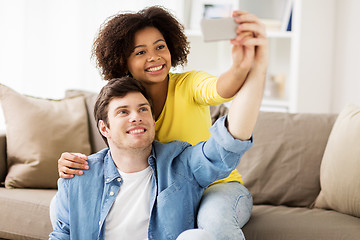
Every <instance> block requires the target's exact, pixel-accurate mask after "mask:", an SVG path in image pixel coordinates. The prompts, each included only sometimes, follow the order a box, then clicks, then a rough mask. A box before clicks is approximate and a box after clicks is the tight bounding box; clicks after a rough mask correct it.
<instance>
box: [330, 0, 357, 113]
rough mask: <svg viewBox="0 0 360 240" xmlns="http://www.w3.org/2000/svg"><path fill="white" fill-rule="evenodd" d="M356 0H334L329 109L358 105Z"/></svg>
mask: <svg viewBox="0 0 360 240" xmlns="http://www.w3.org/2000/svg"><path fill="white" fill-rule="evenodd" d="M359 12H360V1H358V0H338V1H337V5H336V25H335V27H336V36H335V56H334V82H333V89H332V95H331V96H332V99H331V110H332V112H339V111H341V109H342V108H343V107H344V106H345V105H346V104H348V103H353V104H355V105H357V106H360V74H359V71H360V60H359V57H360V31H359V25H360V14H359Z"/></svg>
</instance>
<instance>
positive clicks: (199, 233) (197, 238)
mask: <svg viewBox="0 0 360 240" xmlns="http://www.w3.org/2000/svg"><path fill="white" fill-rule="evenodd" d="M176 240H216V239H215V238H214V236H212V235H211V233H209V232H207V231H206V230H204V229H190V230H186V231H185V232H182V233H181V234H180V235H179V236H178V237H177V238H176Z"/></svg>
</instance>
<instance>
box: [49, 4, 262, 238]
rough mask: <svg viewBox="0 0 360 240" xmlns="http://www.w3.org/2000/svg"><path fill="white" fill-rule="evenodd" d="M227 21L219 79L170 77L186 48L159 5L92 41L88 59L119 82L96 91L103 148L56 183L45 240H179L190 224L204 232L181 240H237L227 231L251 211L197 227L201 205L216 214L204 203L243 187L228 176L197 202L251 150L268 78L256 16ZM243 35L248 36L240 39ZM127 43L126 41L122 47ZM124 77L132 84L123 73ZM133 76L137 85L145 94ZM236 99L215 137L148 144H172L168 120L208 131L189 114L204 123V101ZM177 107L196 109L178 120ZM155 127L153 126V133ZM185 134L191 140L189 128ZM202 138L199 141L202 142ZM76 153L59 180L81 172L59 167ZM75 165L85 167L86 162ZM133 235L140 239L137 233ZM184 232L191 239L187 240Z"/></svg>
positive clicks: (112, 23) (110, 25) (113, 23)
mask: <svg viewBox="0 0 360 240" xmlns="http://www.w3.org/2000/svg"><path fill="white" fill-rule="evenodd" d="M234 19H235V20H236V21H237V22H238V23H240V25H239V27H238V29H237V32H238V37H237V38H236V39H235V40H232V43H233V45H234V46H233V65H232V66H231V67H230V69H229V70H228V71H227V72H225V73H224V74H223V75H221V76H220V77H219V78H215V77H212V76H210V75H209V74H206V73H204V72H201V71H200V72H189V73H182V74H173V73H170V72H169V70H170V67H171V66H176V65H178V64H181V63H184V62H186V56H187V53H188V48H187V42H186V41H184V39H185V40H186V38H185V36H184V35H183V33H182V31H181V30H182V28H181V27H180V24H179V23H178V22H177V21H176V20H175V18H173V17H172V16H171V15H170V14H169V13H168V12H166V11H165V10H164V9H162V8H159V7H152V8H149V9H145V10H143V11H140V12H138V13H136V14H120V15H117V16H115V17H113V18H111V19H110V20H109V21H108V22H107V23H106V24H105V25H104V27H103V29H102V30H101V31H100V33H99V37H98V39H97V40H96V41H95V43H94V51H93V53H94V55H95V56H96V58H97V61H98V66H99V67H100V68H101V70H102V73H103V75H104V78H105V79H107V80H110V79H112V78H117V79H116V80H111V81H109V83H108V84H107V85H106V86H105V87H104V88H103V89H102V91H101V93H100V95H99V97H98V101H97V104H96V107H95V115H96V120H97V122H98V128H99V131H100V133H101V134H102V136H103V137H104V139H105V141H106V142H107V144H108V146H109V147H110V148H109V149H105V150H103V151H100V152H99V153H97V154H95V155H92V156H89V159H88V167H90V170H88V171H83V176H77V177H75V178H73V179H70V180H69V179H60V180H59V184H58V185H59V191H58V194H57V196H56V204H55V209H53V210H54V212H55V214H56V215H55V219H54V221H53V222H55V223H54V232H53V233H52V234H51V238H54V239H57V238H58V239H63V238H68V237H69V235H71V236H72V237H73V238H74V239H78V238H80V239H81V238H84V239H93V238H99V239H103V238H104V237H106V238H109V239H110V238H117V237H118V236H122V237H123V238H124V239H127V238H126V236H128V238H130V239H146V238H149V239H176V238H177V237H178V236H179V234H181V233H182V232H184V231H185V230H188V229H192V228H194V227H196V225H197V226H199V228H204V229H205V230H206V231H201V230H199V231H185V232H184V233H183V234H182V235H180V236H179V239H181V237H183V239H185V238H186V237H187V238H189V239H196V238H195V237H194V236H195V235H202V234H205V235H208V233H209V232H211V234H213V235H214V236H215V237H216V238H217V239H234V238H231V237H228V238H225V237H219V235H217V233H219V232H220V234H223V233H224V234H230V235H231V234H235V236H236V237H235V238H236V239H240V238H241V237H242V233H240V234H238V233H232V232H233V231H232V229H231V228H234V229H235V228H239V229H240V227H241V226H242V225H243V224H244V223H245V222H246V221H247V219H248V216H249V214H250V213H245V214H244V213H242V212H241V214H244V215H245V222H242V223H240V222H239V223H238V224H237V226H235V227H234V226H230V225H229V226H226V224H225V225H220V223H221V222H224V220H227V219H226V218H223V217H222V216H221V215H216V214H211V213H209V212H207V211H202V212H203V213H202V215H204V214H205V216H206V213H208V214H209V219H210V218H211V217H216V218H218V223H219V225H217V226H215V227H214V229H216V231H215V233H214V232H212V231H211V230H212V227H207V226H205V227H203V226H202V223H203V222H206V221H207V219H205V221H203V220H201V221H199V215H201V209H204V208H205V209H206V207H204V206H206V205H207V203H211V202H212V203H211V204H210V205H209V206H215V207H212V209H209V207H208V209H209V210H210V211H211V210H219V211H221V209H220V208H219V209H216V208H217V206H219V207H222V206H221V204H224V203H223V202H219V204H217V202H214V201H213V200H211V199H214V198H213V197H214V195H215V197H216V196H217V199H219V198H220V199H221V196H225V194H230V195H231V194H232V195H234V194H233V192H237V191H235V189H243V188H244V187H243V186H242V185H241V184H239V183H238V182H233V181H231V180H230V181H228V182H226V183H217V184H213V185H212V186H210V187H209V188H207V191H208V190H210V189H211V188H213V189H212V191H211V192H210V191H209V193H210V194H209V195H212V196H211V197H209V198H205V197H204V196H202V193H203V191H204V189H205V188H206V187H208V185H209V184H211V183H213V182H214V181H215V180H219V179H222V178H225V177H227V176H228V175H229V174H230V172H231V170H233V169H234V168H235V167H236V165H237V164H238V161H239V159H240V156H241V155H242V154H243V153H244V152H245V151H246V150H247V149H248V148H249V147H250V145H251V142H252V141H251V132H252V130H253V127H254V125H255V122H256V118H257V115H258V111H259V107H260V104H261V99H262V93H263V87H264V82H265V73H266V67H267V59H266V58H267V48H266V37H265V34H264V29H263V26H262V25H261V24H259V22H258V19H257V18H256V17H255V16H254V15H251V14H248V13H244V12H234ZM130 23H131V24H130ZM129 26H132V27H134V26H135V29H134V30H133V31H125V30H124V28H129ZM125 32H126V33H125ZM249 32H251V36H250V35H249V34H247V33H249ZM117 34H122V36H118V35H117ZM179 34H180V35H179ZM181 34H182V35H181ZM179 36H180V37H179ZM181 36H182V37H181ZM126 44H130V45H129V46H128V47H126V46H127V45H126ZM118 46H124V47H123V48H118ZM128 48H129V49H130V50H128ZM109 49H116V51H109ZM125 75H130V76H132V77H133V78H129V77H122V76H125ZM134 78H135V79H137V80H138V81H139V82H141V83H142V85H143V86H144V87H145V89H146V92H144V91H142V90H141V89H142V86H141V85H140V86H138V85H139V84H138V82H137V80H134ZM123 85H129V86H130V89H128V90H125V92H122V91H123V90H122V88H123ZM195 87H198V88H199V89H195ZM110 89H113V91H110ZM125 89H126V88H125ZM198 91H199V92H198ZM237 92H238V93H237ZM236 93H237V94H236ZM147 94H149V95H150V97H151V99H152V101H153V105H152V104H151V101H149V100H150V98H148V97H147ZM235 94H236V96H235V98H234V99H233V103H232V106H231V108H230V111H229V115H228V116H227V118H226V119H225V118H223V119H221V120H219V121H218V122H217V123H216V124H215V125H214V126H213V127H212V129H213V130H212V135H213V136H212V137H211V138H210V139H209V140H208V141H207V142H201V143H199V144H198V145H195V146H194V147H190V145H188V144H186V143H184V142H172V143H169V144H160V143H159V142H157V141H155V142H153V140H154V138H157V139H160V140H162V141H163V142H168V141H169V139H166V137H167V136H166V134H164V131H163V130H168V129H169V126H166V125H169V123H167V124H166V122H169V119H172V120H170V125H171V124H172V123H173V122H174V124H173V125H171V126H172V128H171V129H174V130H175V131H178V132H179V131H183V130H184V129H182V128H177V127H176V126H177V124H175V122H176V121H178V123H179V121H180V122H182V121H186V119H190V123H188V124H187V125H188V126H189V129H190V128H191V127H193V126H192V125H196V124H197V126H196V128H195V130H196V129H197V128H201V127H202V128H204V126H205V127H206V126H208V125H207V123H208V119H209V116H207V117H206V116H205V119H206V122H207V123H205V122H204V123H203V124H201V121H199V117H196V119H191V117H194V116H193V114H192V113H194V114H197V115H196V116H202V117H203V115H206V114H207V115H208V107H207V106H206V105H209V104H214V103H221V102H223V101H225V100H226V99H228V98H230V97H232V96H233V95H235ZM194 100H195V101H196V103H194ZM171 103H172V105H169V104H171ZM192 105H197V106H195V107H194V106H192ZM184 106H186V108H187V109H193V110H191V111H190V113H189V115H190V116H186V115H185V114H186V109H185V110H184V113H185V114H183V115H181V114H180V115H177V114H179V112H177V111H179V109H182V108H184ZM194 109H196V110H194ZM196 111H197V112H196ZM199 111H201V112H202V113H201V114H199V113H198V112H199ZM171 113H172V114H171ZM171 115H172V117H171ZM150 116H151V118H150ZM176 116H177V117H176ZM170 117H171V118H170ZM179 118H180V119H179ZM181 118H183V119H181ZM184 118H185V119H184ZM155 120H156V126H155ZM160 120H161V121H160ZM191 122H194V124H192V123H191ZM199 122H200V125H203V126H200V125H199ZM159 125H160V126H161V128H160V130H159V129H157V128H158V127H159ZM198 126H199V127H198ZM206 131H207V130H206ZM165 133H166V131H165ZM229 133H230V134H229ZM155 134H156V135H155ZM191 134H193V135H196V132H191ZM202 136H204V134H202ZM178 139H181V138H178ZM206 139H207V138H206V136H205V137H203V139H202V140H206ZM237 139H240V140H241V141H240V140H237ZM197 142H198V141H195V142H193V143H197ZM78 156H79V155H74V154H63V155H62V158H61V159H60V161H59V162H60V166H59V172H60V176H61V177H64V178H71V177H73V176H72V174H79V171H80V170H79V169H77V170H74V169H69V168H65V170H63V169H64V166H65V167H66V166H67V167H69V166H70V167H71V166H74V165H73V164H68V165H67V164H66V161H70V162H72V161H73V163H75V162H81V161H83V160H82V159H81V157H78ZM79 159H80V160H79ZM64 162H65V163H64ZM61 163H64V164H63V166H62V165H61ZM85 165H86V164H85ZM76 166H79V167H76ZM75 167H76V168H83V169H85V168H84V166H83V165H75ZM231 174H232V173H231ZM225 191H227V192H225ZM204 195H205V194H204ZM235 197H236V196H235ZM200 199H201V204H200ZM215 199H216V198H215ZM237 199H239V197H237ZM224 202H225V203H227V202H226V201H224ZM129 203H131V204H130V205H129ZM214 203H215V204H214ZM199 205H200V206H199ZM134 206H136V207H134ZM232 206H233V205H231V204H226V205H225V207H230V208H231V207H232ZM198 209H199V213H198ZM232 211H234V210H232ZM249 212H250V211H249ZM234 214H237V213H234ZM246 215H248V216H246ZM196 217H197V222H196ZM202 219H204V218H202ZM215 220H216V219H215ZM230 220H231V219H230ZM235 221H238V219H237V218H236V220H235ZM241 224H242V225H241ZM205 225H206V224H205ZM240 225H241V226H240ZM132 228H133V229H135V230H131V229H132ZM125 229H129V230H130V235H126V231H125ZM218 229H224V230H223V231H222V232H221V231H219V230H218ZM230 229H231V230H230ZM240 231H241V229H240ZM135 233H136V234H139V236H138V237H136V236H134V234H135ZM124 234H125V235H124ZM189 234H190V235H192V236H190V237H188V236H189ZM124 236H125V237H124ZM184 236H185V237H184ZM220 236H221V235H220ZM208 239H210V238H208Z"/></svg>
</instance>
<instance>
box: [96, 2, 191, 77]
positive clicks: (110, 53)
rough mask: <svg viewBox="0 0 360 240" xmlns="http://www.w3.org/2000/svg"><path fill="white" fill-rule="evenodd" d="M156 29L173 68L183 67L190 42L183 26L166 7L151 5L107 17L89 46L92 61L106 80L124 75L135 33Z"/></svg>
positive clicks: (126, 71)
mask: <svg viewBox="0 0 360 240" xmlns="http://www.w3.org/2000/svg"><path fill="white" fill-rule="evenodd" d="M146 27H155V28H157V29H158V30H159V31H160V32H161V34H162V35H163V36H164V38H165V41H166V44H167V46H168V48H169V51H170V54H171V65H172V66H173V67H175V66H178V65H184V64H185V63H186V62H187V55H188V54H189V49H190V47H189V42H188V41H187V38H186V36H185V34H184V27H183V25H182V24H180V23H179V21H178V20H177V19H176V18H175V17H174V16H173V15H172V14H171V13H170V12H169V11H167V10H166V9H165V8H163V7H160V6H153V7H149V8H145V9H143V10H141V11H139V12H136V13H120V14H117V15H114V16H112V17H110V18H108V19H107V20H106V21H105V22H104V23H103V24H102V25H101V27H100V29H99V33H98V35H97V37H96V39H95V41H94V43H93V46H92V54H91V56H92V58H93V57H95V58H96V65H97V68H98V69H99V70H100V73H101V75H102V77H103V78H104V79H105V80H110V79H112V78H119V77H123V76H125V75H127V73H128V68H127V59H128V57H129V56H130V54H131V52H132V51H133V48H134V37H135V33H136V32H137V31H139V30H142V29H144V28H146Z"/></svg>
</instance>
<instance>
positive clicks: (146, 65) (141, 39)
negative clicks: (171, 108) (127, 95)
mask: <svg viewBox="0 0 360 240" xmlns="http://www.w3.org/2000/svg"><path fill="white" fill-rule="evenodd" d="M127 66H128V70H129V72H130V73H131V75H132V76H133V77H134V78H135V79H137V80H139V81H141V82H143V83H144V84H145V85H147V84H154V83H160V82H162V81H164V80H166V79H167V76H168V73H169V71H170V68H171V55H170V51H169V49H168V47H167V45H166V42H165V38H164V36H163V35H162V34H161V33H160V31H159V30H158V29H157V28H155V27H146V28H144V29H142V30H139V31H137V32H136V33H135V37H134V49H133V52H132V53H131V55H130V57H129V58H128V59H127Z"/></svg>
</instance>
